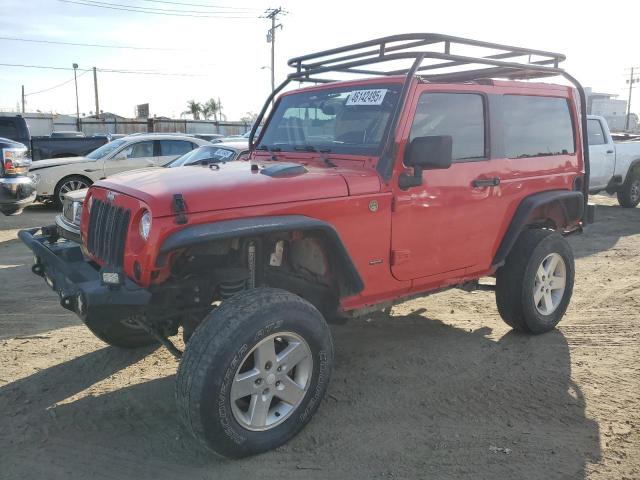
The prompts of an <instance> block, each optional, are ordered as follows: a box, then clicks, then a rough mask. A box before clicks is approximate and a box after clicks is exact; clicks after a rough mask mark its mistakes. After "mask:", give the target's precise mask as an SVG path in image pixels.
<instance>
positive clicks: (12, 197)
mask: <svg viewBox="0 0 640 480" xmlns="http://www.w3.org/2000/svg"><path fill="white" fill-rule="evenodd" d="M35 199H36V185H35V183H34V181H33V179H32V178H31V177H28V176H19V177H2V178H0V211H1V212H2V213H4V214H5V215H15V214H18V213H20V212H21V211H22V209H23V208H24V207H26V206H27V205H30V204H31V203H33V202H34V201H35Z"/></svg>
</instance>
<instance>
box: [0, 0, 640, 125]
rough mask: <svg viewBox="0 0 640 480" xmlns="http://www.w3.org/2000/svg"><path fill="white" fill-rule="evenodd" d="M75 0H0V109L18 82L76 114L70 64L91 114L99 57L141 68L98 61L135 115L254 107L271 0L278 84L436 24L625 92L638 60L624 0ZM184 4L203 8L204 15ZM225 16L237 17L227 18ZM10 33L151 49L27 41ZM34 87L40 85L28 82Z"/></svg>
mask: <svg viewBox="0 0 640 480" xmlns="http://www.w3.org/2000/svg"><path fill="white" fill-rule="evenodd" d="M81 3H86V0H78V1H77V3H73V2H71V1H62V0H0V5H1V6H2V8H1V10H2V12H3V13H2V16H1V17H0V37H3V38H0V110H4V111H8V110H15V109H16V106H17V105H18V103H19V102H20V92H21V86H22V85H24V88H25V92H26V93H27V97H26V101H27V111H36V110H40V111H43V112H50V111H53V112H57V113H68V114H75V90H74V83H73V71H72V69H71V66H72V64H73V63H77V64H78V65H79V71H78V75H79V77H78V97H79V105H80V112H81V113H85V114H87V115H88V114H89V112H92V111H94V109H95V103H94V89H93V74H92V73H91V72H84V71H82V70H83V69H91V68H92V67H94V66H95V67H97V68H98V69H114V70H120V71H127V72H130V71H135V72H138V73H115V72H104V71H99V72H98V91H99V97H100V109H101V110H103V111H108V112H113V113H116V114H119V115H122V116H125V117H132V116H133V115H134V111H135V105H137V104H141V103H149V104H150V113H151V115H158V116H160V115H164V116H169V117H174V118H177V117H179V116H180V115H181V113H182V112H184V111H185V110H186V108H187V107H186V104H187V101H189V100H191V99H194V100H196V101H200V102H202V101H206V100H208V99H209V98H216V99H217V98H220V100H221V102H222V106H223V111H224V113H225V115H226V117H227V118H228V119H229V120H238V119H240V117H242V116H244V115H245V114H246V113H247V112H258V111H259V110H260V108H261V107H262V104H263V103H264V101H265V99H266V97H267V95H268V93H269V92H270V88H271V85H270V70H269V68H268V66H269V65H270V48H271V47H270V44H269V43H267V41H266V33H267V30H268V29H269V28H270V21H268V20H267V19H265V18H259V17H260V15H261V13H262V12H264V11H265V10H266V9H267V8H269V7H280V6H281V7H283V8H284V9H285V10H286V11H287V12H288V13H287V15H285V16H282V17H281V18H280V22H281V23H282V25H283V28H282V30H278V31H277V34H276V35H277V42H276V60H275V65H276V68H275V72H276V83H279V81H282V80H283V79H284V78H285V76H286V74H287V70H288V67H287V65H286V61H287V59H288V58H290V57H293V56H297V55H302V54H306V53H310V52H314V51H318V50H324V49H327V48H332V47H335V46H340V45H343V44H348V43H353V42H357V41H363V40H368V39H372V38H376V37H380V36H385V35H391V34H397V33H410V32H435V33H444V34H450V35H457V36H462V37H470V38H475V39H478V40H486V41H490V42H497V43H505V44H509V45H517V46H523V47H528V48H535V49H540V50H547V51H554V52H560V53H563V54H565V55H566V56H567V61H566V62H565V63H564V64H563V66H564V68H566V69H567V71H569V72H570V73H571V74H572V75H573V76H574V77H576V78H578V80H579V81H580V82H581V83H582V84H583V85H584V86H590V87H592V88H593V89H594V90H596V91H605V92H608V93H615V94H619V95H620V97H619V98H621V99H625V100H626V99H627V95H628V89H627V85H626V84H625V80H626V78H628V75H629V72H628V70H627V69H628V68H629V67H632V66H638V67H640V49H639V48H638V41H639V40H638V39H639V37H638V34H637V32H638V30H637V27H638V23H637V22H638V20H637V19H638V18H639V14H640V3H638V2H636V1H629V0H625V1H623V2H622V3H618V4H616V8H615V9H614V10H611V11H607V10H606V9H603V8H601V7H598V8H592V7H589V6H588V5H589V4H588V3H587V2H578V1H574V0H564V1H558V0H553V1H549V0H537V1H536V2H526V3H525V2H517V1H513V0H507V1H502V0H486V1H484V2H480V1H478V0H473V1H467V0H458V1H455V2H418V1H407V0H394V1H393V2H384V3H382V2H373V1H367V2H364V1H345V0H341V1H340V0H322V1H315V2H311V1H308V0H307V1H300V0H297V1H295V0H288V1H282V2H281V3H277V4H276V3H273V2H272V1H262V0H237V1H231V0H171V1H169V0H163V1H159V0H98V2H95V1H93V0H90V3H93V4H94V6H87V5H83V4H81ZM97 4H100V5H103V6H105V5H109V4H117V5H119V6H120V7H118V8H127V7H134V8H135V7H143V8H147V9H162V11H163V13H165V15H157V14H150V13H139V12H131V11H123V10H115V9H111V8H99V7H97V6H95V5H97ZM123 6H124V7H123ZM214 6H215V7H214ZM158 11H160V10H158ZM190 12H211V13H209V16H205V14H201V13H190ZM214 12H215V13H214ZM222 12H225V14H224V15H223V13H222ZM177 13H180V14H189V15H193V16H176V14H177ZM232 16H240V17H242V18H228V17H232ZM7 37H11V38H22V39H30V40H41V41H42V40H44V41H49V42H51V41H53V42H69V43H88V44H101V45H117V46H128V47H138V48H155V49H159V50H139V49H124V48H121V49H116V48H98V47H85V46H71V45H57V44H51V43H33V42H24V41H15V40H8V39H6V38H7ZM2 64H21V65H41V66H50V67H61V68H67V69H69V70H53V69H36V68H25V67H13V66H6V65H2ZM638 71H639V74H640V69H639V70H638ZM140 72H146V74H143V73H140ZM176 74H179V75H176ZM639 76H640V75H639ZM64 82H67V83H66V84H64V85H62V86H60V87H57V88H52V89H50V88H51V87H55V86H57V85H59V84H62V83H64ZM637 85H638V86H640V84H637ZM48 89H50V90H48ZM41 90H48V91H45V92H42V93H36V92H39V91H41ZM634 95H635V97H636V99H635V103H634V102H632V111H634V112H640V88H636V91H635V92H634ZM634 105H636V106H634Z"/></svg>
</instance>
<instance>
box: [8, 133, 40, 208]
mask: <svg viewBox="0 0 640 480" xmlns="http://www.w3.org/2000/svg"><path fill="white" fill-rule="evenodd" d="M0 160H1V162H0V211H1V212H2V213H3V214H5V215H17V214H19V213H20V212H22V210H23V209H24V207H26V206H27V205H29V204H31V203H33V201H34V200H35V199H36V186H35V183H34V182H33V179H32V178H31V176H30V175H28V172H29V165H31V159H30V158H29V156H28V151H27V147H26V146H24V145H23V144H22V143H18V142H14V141H13V140H9V139H8V138H2V137H0Z"/></svg>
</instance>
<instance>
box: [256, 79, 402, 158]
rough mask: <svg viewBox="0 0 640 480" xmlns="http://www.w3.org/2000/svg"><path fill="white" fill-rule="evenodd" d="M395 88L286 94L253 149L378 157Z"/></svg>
mask: <svg viewBox="0 0 640 480" xmlns="http://www.w3.org/2000/svg"><path fill="white" fill-rule="evenodd" d="M400 88H401V86H400V85H399V84H388V85H367V86H359V87H353V86H352V87H342V88H332V89H327V90H317V91H311V92H300V93H294V94H291V95H286V96H284V97H282V99H281V100H280V102H279V104H278V106H277V108H276V111H275V112H274V114H273V116H272V118H271V119H270V120H269V124H268V126H267V127H266V131H265V132H264V136H263V137H262V139H261V142H260V145H258V147H257V149H258V150H271V151H310V152H313V151H319V152H334V153H346V154H353V155H379V154H380V151H381V149H382V143H383V139H384V138H385V133H386V132H387V129H388V128H389V119H390V118H391V115H392V113H393V109H394V108H395V105H396V103H397V101H398V96H399V93H400Z"/></svg>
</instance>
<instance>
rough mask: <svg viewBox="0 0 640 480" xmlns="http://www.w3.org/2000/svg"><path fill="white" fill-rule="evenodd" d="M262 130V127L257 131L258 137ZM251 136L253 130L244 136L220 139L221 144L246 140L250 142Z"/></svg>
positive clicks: (229, 136)
mask: <svg viewBox="0 0 640 480" xmlns="http://www.w3.org/2000/svg"><path fill="white" fill-rule="evenodd" d="M260 130H262V127H261V126H259V127H258V128H257V130H256V135H260ZM250 134H251V130H249V131H248V132H245V133H243V134H242V135H228V136H226V137H222V138H221V139H220V141H221V142H237V141H238V140H242V139H245V140H247V141H249V135H250Z"/></svg>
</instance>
